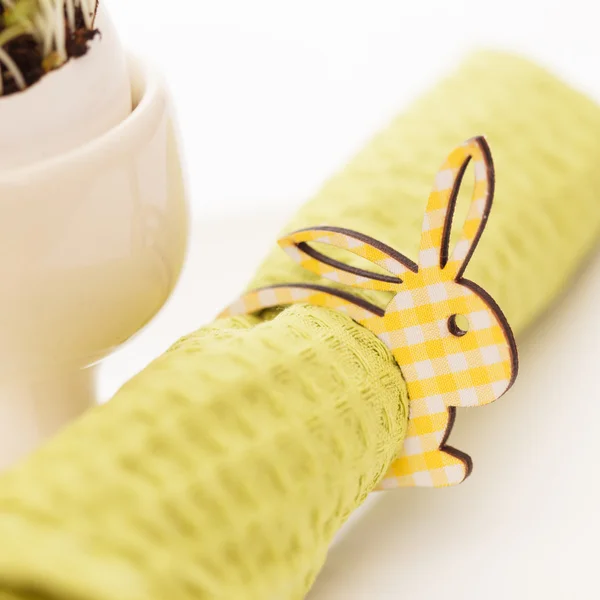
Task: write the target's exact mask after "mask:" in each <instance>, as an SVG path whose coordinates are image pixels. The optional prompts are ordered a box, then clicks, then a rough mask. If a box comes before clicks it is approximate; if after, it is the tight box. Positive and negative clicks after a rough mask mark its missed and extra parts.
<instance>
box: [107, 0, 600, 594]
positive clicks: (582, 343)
mask: <svg viewBox="0 0 600 600" xmlns="http://www.w3.org/2000/svg"><path fill="white" fill-rule="evenodd" d="M593 5H594V2H593V1H592V0H589V1H588V2H586V1H583V0H582V1H571V2H564V1H560V2H558V1H546V2H541V0H540V2H537V1H530V2H526V1H521V2H513V1H511V0H504V1H503V2H501V3H498V4H495V3H491V2H485V1H484V0H480V1H479V2H471V1H460V0H455V1H453V2H448V1H433V0H428V1H426V0H421V1H419V0H412V1H411V2H408V1H401V0H393V1H389V2H388V1H383V0H358V1H354V2H352V1H351V0H345V1H336V0H304V1H301V2H300V1H292V0H271V1H268V0H238V1H234V0H213V1H211V2H209V1H201V0H163V1H162V2H158V1H152V0H112V13H113V16H114V18H115V20H116V21H117V24H118V26H119V28H120V29H121V31H122V35H123V38H124V39H125V41H126V44H127V45H128V46H129V47H131V48H133V49H134V50H135V51H136V52H138V53H140V54H143V55H145V56H147V57H151V58H152V59H153V60H154V61H155V62H157V63H159V64H160V65H161V67H162V69H163V71H165V72H166V73H167V76H168V78H169V82H170V85H171V88H172V91H173V96H174V100H175V103H176V105H177V108H178V111H179V117H180V122H181V128H182V134H183V143H184V145H185V151H186V155H187V163H188V169H189V172H190V184H191V192H192V194H191V197H192V202H193V210H194V215H195V218H196V225H195V230H194V240H193V245H192V248H191V254H190V261H189V263H188V265H187V267H186V270H185V272H184V275H183V278H182V282H181V285H180V287H179V289H178V291H177V292H176V293H175V295H174V297H173V299H172V300H171V301H170V303H169V304H168V305H167V307H166V309H165V310H164V311H163V312H162V313H161V314H160V315H159V316H158V318H157V319H156V320H155V322H154V323H153V324H152V325H151V326H150V327H148V328H147V329H146V330H145V331H144V332H143V333H142V334H141V335H140V336H138V337H137V338H136V339H135V340H134V341H133V342H132V343H130V344H129V345H128V346H126V347H125V348H124V349H123V350H122V351H120V352H119V353H117V355H115V356H113V357H111V358H110V359H108V360H107V361H106V363H105V365H104V366H103V368H102V377H101V380H100V388H101V393H102V395H103V396H104V397H108V396H109V395H110V394H111V393H112V392H113V391H114V390H115V389H116V388H117V387H118V385H119V384H120V383H121V382H122V381H124V380H125V379H126V378H127V377H129V376H131V374H133V373H134V372H135V371H137V370H138V369H140V368H142V367H143V366H144V365H145V364H146V363H147V362H148V361H149V360H150V359H151V358H153V357H154V356H156V355H157V354H158V353H160V352H161V351H162V350H163V349H164V348H165V347H166V346H167V345H168V344H169V343H170V342H171V341H173V340H174V339H175V338H177V337H178V336H179V335H182V334H184V333H186V332H188V331H190V330H192V329H194V328H196V327H199V326H201V325H202V324H203V323H205V322H206V321H208V320H209V319H211V317H212V316H213V315H214V314H215V312H216V311H217V310H218V309H219V308H220V307H221V306H223V305H224V304H225V303H226V302H227V301H229V300H230V299H231V298H232V297H233V296H234V295H235V294H236V293H237V291H238V290H239V289H240V287H241V286H242V284H243V283H244V281H245V279H246V278H247V277H248V276H249V275H250V273H251V270H252V268H253V267H254V266H255V265H256V263H257V261H258V260H259V258H260V256H261V255H262V253H263V252H264V251H265V249H266V247H267V246H268V245H269V244H270V240H271V239H273V236H274V235H275V233H276V231H277V230H278V228H279V227H280V226H281V225H282V224H283V223H284V222H285V219H286V218H287V216H288V215H289V214H290V213H291V212H293V210H294V208H295V207H296V206H297V205H299V204H300V203H301V202H302V201H304V200H305V199H306V198H307V197H309V196H310V195H311V194H312V193H313V192H314V191H315V190H316V189H317V188H318V186H319V185H320V184H321V183H322V182H323V181H324V180H325V179H326V178H327V177H329V176H330V175H331V173H332V171H334V170H335V169H336V168H338V167H339V166H340V165H341V164H342V163H343V162H344V161H345V160H346V159H347V158H349V157H350V156H352V154H353V153H354V152H355V150H356V149H358V148H359V147H360V146H361V145H362V144H363V143H364V142H365V140H366V139H368V138H369V136H370V135H371V134H372V133H373V132H374V131H375V130H377V129H378V128H379V127H381V126H382V125H384V124H385V123H386V122H387V121H388V120H389V119H390V118H391V117H392V116H393V115H394V114H395V113H396V112H397V111H399V110H401V109H402V107H403V106H404V105H405V104H406V103H407V102H408V101H410V99H411V98H413V97H415V96H416V95H418V94H419V93H420V92H421V91H422V90H423V89H424V88H426V87H427V86H429V85H431V84H432V83H434V82H435V80H436V78H438V77H439V76H440V74H442V73H443V72H444V70H445V69H446V68H447V67H448V66H450V65H452V64H453V63H454V62H455V61H456V60H458V59H459V58H460V56H461V54H463V53H464V52H465V51H467V50H468V49H470V48H472V47H476V46H481V45H484V46H492V47H500V48H506V49H510V50H515V51H519V52H522V53H525V54H527V55H529V56H530V57H533V58H535V59H537V60H538V61H540V62H542V63H543V64H545V65H547V66H549V67H551V68H552V69H553V70H555V71H556V72H557V73H560V74H561V76H562V77H563V78H565V79H567V80H568V81H570V82H571V83H573V84H574V85H576V86H577V87H580V88H581V89H583V90H585V91H587V92H589V93H590V94H591V95H593V96H594V97H596V98H600V68H599V64H600V60H599V59H600V56H599V54H600V37H599V36H598V34H597V27H598V17H597V16H596V15H595V10H594V9H593ZM599 206H600V200H599ZM240 213H243V214H244V215H245V216H239V215H240ZM249 219H250V220H251V221H249ZM248 224H250V225H252V226H253V227H254V229H255V233H254V234H250V233H248V227H247V225H248ZM231 240H235V244H234V245H233V246H232V245H231ZM242 245H244V247H245V251H244V253H238V252H237V248H238V247H241V246H242ZM215 255H219V256H220V257H221V262H220V263H219V264H218V265H215V264H214V262H213V261H211V256H215ZM223 272H227V277H226V278H223V276H222V273H223ZM207 285H211V289H213V290H216V292H214V293H211V295H208V294H206V293H205V288H206V286H207ZM599 305H600V256H599V257H597V258H596V259H595V260H593V261H592V264H591V265H590V266H589V267H588V268H587V270H585V272H584V273H583V274H582V275H581V276H580V277H579V278H578V279H577V282H576V283H575V284H574V287H573V289H572V290H571V294H569V295H568V296H567V297H566V298H564V299H563V301H562V302H561V304H560V305H559V306H558V307H556V308H555V309H554V310H553V311H552V312H551V313H550V314H549V315H547V316H546V318H545V319H544V320H542V322H541V323H539V324H538V326H537V327H536V328H535V329H534V330H533V331H531V332H530V333H529V335H528V336H526V338H525V339H524V340H523V341H522V344H521V364H522V371H521V376H520V379H519V382H518V385H517V386H516V387H515V389H514V390H513V391H512V392H511V393H510V395H509V396H508V397H506V398H505V399H503V400H502V401H501V402H498V403H497V404H495V405H493V406H491V407H488V408H486V409H478V410H476V411H461V412H460V413H459V418H458V421H457V426H456V428H455V432H454V433H453V437H452V442H453V444H454V445H455V446H457V447H459V448H461V449H463V450H466V451H468V452H469V453H471V454H472V455H473V456H474V458H475V472H474V474H473V476H472V477H471V478H470V479H469V481H468V482H466V483H465V484H464V485H462V486H459V487H458V488H455V489H451V490H444V491H436V492H432V491H430V490H411V491H400V492H398V493H387V494H379V495H375V496H373V497H372V498H371V499H370V500H369V502H368V503H367V505H366V507H365V508H364V509H362V510H361V511H360V513H359V514H358V515H357V516H355V517H354V518H353V519H352V521H351V523H349V524H348V526H347V527H345V529H344V530H343V531H342V533H341V535H340V536H339V539H338V540H337V542H336V544H335V545H334V547H333V549H332V551H331V553H330V557H329V560H328V563H327V565H326V567H325V569H324V571H323V573H322V575H321V577H320V579H319V581H318V582H317V585H316V587H315V589H314V591H313V592H312V594H311V595H310V600H400V599H401V598H413V599H414V600H431V599H434V598H435V599H437V598H446V599H448V600H480V599H486V600H487V599H490V600H500V599H505V598H511V599H516V600H521V599H523V600H526V599H527V600H528V599H537V598H540V599H541V598H543V599H544V600H563V599H564V600H571V599H577V600H580V599H584V600H587V599H588V598H589V599H593V598H598V597H600V589H599V588H600V584H599V583H598V581H599V580H598V577H597V571H598V566H597V556H598V551H597V546H598V539H599V538H600V517H599V509H598V507H599V506H600V485H599V483H598V471H599V469H598V460H599V457H600V436H599V435H598V433H597V427H598V423H599V422H600V402H599V400H600V393H599V392H598V386H597V377H596V373H597V365H598V357H599V356H600V319H598V316H597V307H598V306H599ZM231 600H243V599H231ZM282 600H283V599H282Z"/></svg>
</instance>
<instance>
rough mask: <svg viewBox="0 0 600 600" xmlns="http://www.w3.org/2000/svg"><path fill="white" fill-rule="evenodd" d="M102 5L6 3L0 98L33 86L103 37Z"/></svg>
mask: <svg viewBox="0 0 600 600" xmlns="http://www.w3.org/2000/svg"><path fill="white" fill-rule="evenodd" d="M97 6H98V0H0V96H6V95H9V94H13V93H16V92H19V91H22V90H25V89H26V88H28V87H30V86H32V85H33V84H35V83H36V82H38V81H39V80H40V79H41V78H42V77H44V75H46V74H47V73H49V72H51V71H53V70H55V69H58V68H60V67H61V66H62V65H64V64H65V63H66V62H68V61H69V60H70V59H71V58H77V57H80V56H83V55H84V54H86V52H87V50H88V44H89V42H90V41H91V40H92V39H94V37H95V36H96V35H97V34H98V33H99V32H98V30H97V29H95V28H94V19H95V16H96V10H97Z"/></svg>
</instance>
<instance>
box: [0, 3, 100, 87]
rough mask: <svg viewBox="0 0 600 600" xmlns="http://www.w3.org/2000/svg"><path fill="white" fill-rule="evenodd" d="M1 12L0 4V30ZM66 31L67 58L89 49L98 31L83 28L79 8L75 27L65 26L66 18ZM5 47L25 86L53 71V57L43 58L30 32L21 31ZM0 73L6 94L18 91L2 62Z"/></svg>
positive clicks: (74, 56)
mask: <svg viewBox="0 0 600 600" xmlns="http://www.w3.org/2000/svg"><path fill="white" fill-rule="evenodd" d="M3 12H4V8H3V6H2V5H1V4H0V31H1V30H2V28H3ZM65 31H66V39H67V44H66V49H67V55H68V57H69V59H71V58H79V57H81V56H84V55H85V54H86V53H87V51H88V48H89V43H90V42H91V41H92V40H93V39H94V38H95V37H96V36H97V35H99V34H100V32H99V31H98V30H97V29H94V30H90V29H86V27H85V22H84V19H83V13H82V12H81V10H80V9H77V13H76V19H75V30H74V31H71V30H70V29H69V28H68V25H67V21H66V18H65ZM4 49H5V50H6V51H7V52H8V53H9V54H10V56H11V57H12V59H13V60H14V61H15V63H16V64H17V66H18V67H19V69H20V70H21V73H22V74H23V77H24V78H25V81H26V82H27V86H28V87H29V86H32V85H33V84H34V83H37V82H38V81H39V80H40V79H41V78H42V77H43V76H44V75H46V73H48V72H50V71H52V70H53V68H54V65H53V64H52V57H46V58H45V57H44V56H42V51H41V48H40V47H39V46H38V44H37V43H36V41H35V40H34V38H33V37H32V36H30V35H22V36H20V37H18V38H16V39H14V40H12V41H11V42H9V43H8V44H6V46H4ZM49 59H50V60H49ZM0 76H1V77H2V82H3V84H4V95H5V96H7V95H9V94H14V93H16V92H19V91H20V90H19V87H18V86H17V84H16V82H15V80H14V79H13V77H12V75H11V74H10V72H9V71H8V70H7V69H6V67H5V66H4V65H2V64H0Z"/></svg>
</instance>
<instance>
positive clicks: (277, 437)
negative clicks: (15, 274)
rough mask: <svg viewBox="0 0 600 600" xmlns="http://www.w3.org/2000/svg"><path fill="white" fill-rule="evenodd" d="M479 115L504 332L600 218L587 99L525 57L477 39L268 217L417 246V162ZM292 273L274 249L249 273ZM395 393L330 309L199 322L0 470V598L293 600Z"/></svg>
mask: <svg viewBox="0 0 600 600" xmlns="http://www.w3.org/2000/svg"><path fill="white" fill-rule="evenodd" d="M476 134H485V135H487V137H488V140H489V142H490V144H491V147H492V152H493V154H494V159H495V163H496V171H497V188H496V203H495V206H494V209H493V211H492V216H491V220H490V223H489V227H488V230H487V231H486V232H485V234H484V237H483V238H482V241H481V244H480V247H479V248H478V250H477V252H476V254H475V256H474V258H473V261H472V263H471V265H470V267H469V269H468V271H467V276H468V277H469V278H470V279H473V280H474V281H476V282H477V283H479V284H480V285H482V286H483V287H484V288H486V289H487V290H488V291H489V292H490V293H491V294H492V295H493V296H494V297H495V299H496V300H497V301H498V303H499V304H500V306H501V307H502V308H503V309H504V311H505V312H506V314H507V316H508V317H509V319H510V320H511V322H512V325H513V327H514V328H515V330H516V331H517V333H518V334H520V333H521V332H522V331H523V329H524V328H525V327H526V326H528V325H529V324H530V323H531V322H532V321H533V319H534V318H535V317H536V316H538V315H539V314H540V313H541V312H542V311H543V310H544V309H545V308H546V307H548V305H549V304H550V303H551V302H552V301H553V300H554V299H555V298H556V297H557V295H558V294H559V292H561V291H562V290H563V289H564V288H565V286H566V284H567V282H568V280H569V278H570V276H572V275H573V273H574V272H575V271H576V270H577V269H578V268H579V267H580V265H581V264H582V261H583V259H584V257H585V256H586V254H588V253H589V252H590V250H591V249H592V247H593V246H594V244H595V243H596V241H597V239H598V234H599V232H600V211H599V210H598V198H597V196H596V190H597V189H598V188H599V184H600V169H598V168H597V164H598V163H599V161H600V110H599V109H598V107H597V106H596V105H595V104H593V103H592V102H591V101H589V100H588V99H586V98H585V97H584V96H582V95H581V94H579V93H577V92H574V91H573V90H571V89H569V88H568V87H566V86H565V85H563V84H562V83H560V82H559V81H557V80H556V79H555V78H554V77H552V76H551V75H549V74H547V73H546V72H545V71H543V70H541V69H540V68H538V67H536V66H535V65H532V64H530V63H528V62H526V61H524V60H521V59H519V58H516V57H513V56H509V55H503V54H495V53H480V54H476V55H473V56H472V57H471V58H469V59H468V60H467V61H466V62H465V63H463V64H462V65H461V66H460V68H459V69H458V71H457V72H455V73H454V74H452V75H451V76H450V77H449V78H448V79H447V80H446V81H444V82H442V83H440V84H439V85H438V86H436V87H435V88H434V89H433V90H431V91H430V92H428V93H427V94H426V95H425V96H424V97H423V98H421V99H420V100H419V101H417V102H416V103H415V104H414V105H413V106H412V107H410V108H409V109H408V110H406V111H405V112H403V113H402V114H401V115H400V116H399V117H398V119H397V120H396V121H395V122H393V123H392V124H391V125H390V127H389V128H387V129H386V130H385V131H383V132H382V133H381V134H379V135H378V136H377V137H375V139H374V140H373V141H372V142H371V143H370V144H369V145H368V146H367V148H366V149H365V150H364V151H362V152H361V153H360V154H359V155H358V157H357V158H356V159H355V160H354V161H352V162H351V163H350V165H349V166H348V167H347V168H346V169H345V170H343V171H342V172H341V173H340V174H339V175H338V176H337V177H335V178H334V179H332V181H331V182H329V183H328V184H327V185H326V186H325V187H324V188H323V190H322V191H321V193H320V194H318V196H317V197H316V198H315V199H314V200H313V201H312V202H310V203H309V204H307V205H306V206H305V207H304V208H303V209H302V210H301V211H300V213H299V215H298V216H297V218H296V219H295V220H294V222H293V223H291V224H290V226H289V227H288V228H286V231H289V230H292V229H296V228H298V227H301V226H309V225H317V224H335V225H339V226H345V227H351V228H354V229H357V230H359V231H361V232H364V233H367V234H369V235H372V236H374V237H377V238H379V239H381V240H382V241H384V242H386V243H388V244H390V245H393V246H395V247H396V248H398V249H399V250H401V251H403V252H405V253H406V254H408V255H409V256H412V257H415V256H416V249H417V247H418V242H419V237H420V226H421V219H422V215H423V211H424V208H425V202H426V199H427V195H428V193H429V191H430V187H431V185H432V182H433V177H434V175H435V173H436V172H437V169H438V168H439V166H440V164H441V163H442V161H443V159H444V158H445V156H446V155H447V153H448V152H449V151H450V150H451V149H452V148H453V147H455V146H456V145H457V144H459V143H461V142H462V141H463V140H464V139H465V138H468V137H471V136H473V135H476ZM299 280H305V281H308V280H312V277H311V276H310V275H309V274H307V273H305V272H303V271H301V270H298V269H297V268H296V267H295V266H294V265H293V264H292V263H291V262H290V261H289V260H288V259H287V258H285V256H284V255H283V254H282V253H281V252H280V251H279V250H274V251H273V254H272V255H270V256H269V257H268V258H267V260H266V261H265V263H264V264H263V266H262V267H261V268H260V269H259V271H258V274H257V276H256V278H255V280H254V281H253V284H252V285H266V284H269V283H282V282H286V281H299ZM406 403H407V398H406V389H405V387H404V383H403V381H402V377H401V374H400V370H399V368H398V367H397V365H396V364H395V363H394V361H393V359H392V358H391V356H390V354H389V352H388V351H387V349H386V348H385V347H384V346H383V345H382V344H381V343H380V342H379V341H378V340H377V339H376V338H375V337H374V336H373V335H372V334H371V333H370V332H368V331H367V330H365V329H364V328H362V327H360V326H358V325H357V324H355V323H353V322H352V321H351V320H349V319H348V318H346V317H344V316H343V315H341V314H337V313H335V312H332V311H328V310H326V309H321V308H317V307H310V306H294V307H290V308H287V309H285V310H282V311H280V312H271V313H269V314H268V315H264V316H263V317H262V318H259V317H243V318H237V319H227V320H222V321H218V322H216V323H214V324H212V325H209V326H207V327H204V328H202V329H201V330H199V331H197V332H194V333H192V334H190V335H189V336H186V337H185V338H184V339H182V340H180V341H178V342H177V343H176V344H175V345H174V346H173V347H172V348H171V349H170V350H169V351H168V352H167V353H166V354H164V355H163V356H161V357H159V358H158V359H157V360H156V361H154V362H153V363H152V364H151V365H150V366H149V367H148V368H147V369H146V370H144V371H143V372H142V373H141V374H140V375H138V376H137V377H135V378H134V379H132V380H131V381H130V382H129V383H127V384H126V385H125V386H124V387H123V388H122V389H121V390H120V391H119V392H118V393H117V395H116V396H115V397H114V398H113V400H112V401H111V402H110V403H109V404H108V405H105V406H103V407H100V408H98V409H96V410H93V411H92V412H90V413H89V414H88V415H86V416H85V417H84V418H83V419H81V420H80V421H78V422H77V423H75V424H73V425H72V426H70V427H68V428H67V429H66V430H65V431H64V432H63V433H61V434H60V435H59V436H57V437H56V438H55V439H54V440H53V441H52V442H51V443H49V444H47V445H46V446H45V447H44V448H43V449H41V450H40V451H38V452H36V453H35V454H34V455H33V456H32V457H31V458H30V459H28V460H26V461H25V462H23V463H22V464H21V465H19V466H17V467H16V468H15V469H13V470H12V471H11V472H9V473H7V474H6V475H4V476H3V477H2V478H0V539H1V540H2V544H1V545H0V600H26V599H28V600H34V599H37V600H42V599H43V600H154V599H156V600H164V599H165V598H168V599H169V600H171V599H172V600H188V599H189V600H209V599H214V600H300V599H301V598H303V597H304V596H305V594H306V592H307V590H308V589H309V587H310V585H311V584H312V582H313V581H314V578H315V576H316V574H317V572H318V571H319V569H320V567H321V566H322V564H323V561H324V559H325V556H326V552H327V548H328V546H329V544H330V542H331V539H332V537H333V535H334V534H335V532H336V531H337V530H338V529H339V527H340V526H341V525H342V523H343V522H344V521H345V519H346V518H347V517H348V515H349V514H350V513H351V512H352V511H353V510H354V509H356V507H358V506H359V505H360V503H361V502H362V501H363V500H364V498H365V497H366V495H367V494H368V493H369V492H370V491H371V490H372V489H373V487H374V486H375V484H376V482H377V481H378V480H379V479H380V478H381V476H382V475H383V473H384V472H385V470H386V468H387V466H388V465H389V463H390V461H391V460H392V459H393V457H394V455H395V454H396V452H397V451H398V449H399V448H400V446H401V442H402V439H403V436H404V433H405V428H406V417H407V413H406ZM459 418H460V417H459ZM475 459H476V457H475ZM389 493H398V494H405V495H406V494H410V491H405V492H389ZM431 493H438V492H436V491H435V490H432V491H431ZM405 501H406V498H405ZM409 505H410V502H407V510H409ZM399 576H401V572H400V571H399Z"/></svg>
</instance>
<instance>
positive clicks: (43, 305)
mask: <svg viewBox="0 0 600 600" xmlns="http://www.w3.org/2000/svg"><path fill="white" fill-rule="evenodd" d="M130 75H131V80H132V94H133V101H134V110H133V112H131V113H130V115H129V116H128V117H127V118H125V119H124V120H123V121H122V122H120V123H119V124H118V125H117V126H116V127H113V128H112V129H110V130H109V131H108V132H107V133H104V134H102V135H100V136H99V137H96V138H95V139H93V140H92V141H90V142H88V143H86V144H84V145H82V146H79V147H78V148H77V149H75V150H73V151H70V152H67V153H64V154H61V155H58V156H54V157H53V158H51V159H48V160H45V161H43V162H37V163H35V164H33V165H31V166H28V167H22V168H19V169H10V170H4V171H0V276H1V278H2V279H1V280H2V288H1V291H0V467H2V466H7V465H9V464H11V463H13V462H14V461H15V460H16V459H17V458H19V457H20V456H22V455H23V454H25V453H27V452H28V451H29V450H30V449H31V448H33V447H34V446H36V445H37V444H38V443H39V441H40V440H42V439H44V438H46V437H48V436H50V435H52V434H53V433H54V432H55V431H57V429H59V428H60V427H61V426H62V425H63V424H64V423H65V422H67V421H69V420H71V419H73V418H74V417H76V416H77V415H79V414H80V413H81V412H82V411H84V410H85V409H86V408H88V407H89V406H90V405H92V404H93V403H94V399H95V394H94V384H93V377H92V373H93V365H94V364H95V363H96V362H97V361H99V360H101V359H102V358H103V357H105V356H107V355H108V354H109V353H111V352H113V351H114V350H115V349H116V348H118V347H119V346H120V345H121V344H122V343H123V342H125V341H126V340H127V339H128V338H130V337H131V336H132V335H133V334H135V333H136V332H137V331H139V330H140V329H141V328H142V327H143V326H144V325H145V324H146V323H148V322H149V321H150V320H151V319H152V317H153V316H154V315H155V314H156V312H157V311H158V310H159V309H160V308H161V307H162V305H163V304H164V302H165V301H166V299H167V298H168V297H169V295H170V293H171V291H172V290H173V287H174V285H175V283H176V281H177V279H178V276H179V272H180V269H181V267H182V264H183V261H184V255H185V249H186V243H187V237H188V215H187V205H186V198H185V191H184V182H183V177H182V170H181V166H180V159H179V154H178V147H177V140H176V135H175V131H174V125H173V116H172V113H171V108H170V104H169V101H168V97H167V93H166V90H165V86H164V84H163V82H162V80H161V78H160V77H159V76H157V74H156V73H155V72H154V71H153V70H152V69H150V68H148V67H147V66H146V65H143V64H140V63H138V62H135V61H132V63H131V66H130Z"/></svg>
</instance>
